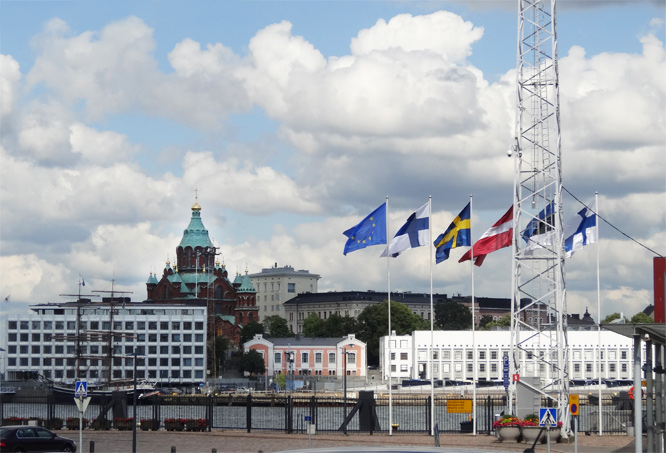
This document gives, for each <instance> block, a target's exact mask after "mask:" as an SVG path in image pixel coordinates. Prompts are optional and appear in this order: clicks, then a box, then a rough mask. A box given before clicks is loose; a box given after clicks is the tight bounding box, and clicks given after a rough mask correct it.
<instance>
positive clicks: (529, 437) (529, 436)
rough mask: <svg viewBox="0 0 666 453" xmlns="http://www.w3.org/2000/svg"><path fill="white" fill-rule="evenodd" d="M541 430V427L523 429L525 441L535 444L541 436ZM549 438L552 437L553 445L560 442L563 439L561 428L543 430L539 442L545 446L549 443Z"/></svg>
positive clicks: (525, 427) (524, 427)
mask: <svg viewBox="0 0 666 453" xmlns="http://www.w3.org/2000/svg"><path fill="white" fill-rule="evenodd" d="M541 429H542V427H541V426H523V427H521V430H522V431H521V432H522V435H523V438H524V439H525V442H527V443H528V444H533V443H534V441H535V440H536V438H537V436H538V435H539V431H541ZM548 437H550V442H551V443H556V442H559V441H560V439H561V436H560V428H551V429H550V430H547V429H545V428H543V433H541V437H539V442H540V443H542V444H545V443H546V442H548Z"/></svg>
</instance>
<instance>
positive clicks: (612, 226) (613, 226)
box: [562, 186, 664, 258]
mask: <svg viewBox="0 0 666 453" xmlns="http://www.w3.org/2000/svg"><path fill="white" fill-rule="evenodd" d="M562 189H564V191H565V192H566V193H568V194H569V195H571V196H572V197H573V198H574V200H576V201H577V202H579V203H580V204H582V205H583V206H586V204H585V203H583V202H582V201H580V200H579V199H578V197H577V196H576V195H574V194H572V193H571V192H569V190H568V189H567V188H566V187H564V186H563V187H562ZM586 207H587V206H586ZM588 209H590V208H589V207H588ZM590 211H592V209H590ZM593 212H594V211H593ZM594 215H596V216H597V218H599V219H601V220H603V221H604V223H606V225H608V226H609V227H611V228H612V229H614V230H615V231H617V232H618V233H620V234H621V235H622V236H624V237H626V238H627V239H630V240H632V241H634V242H635V243H636V244H638V245H640V246H641V247H643V248H644V249H647V250H649V251H650V252H652V253H654V254H655V255H657V256H658V257H661V258H663V257H664V255H662V254H661V253H659V252H656V251H654V250H652V249H651V248H650V247H648V246H647V245H645V244H643V243H641V242H639V241H637V240H636V239H634V238H632V237H631V236H629V235H628V234H627V233H625V232H624V231H622V230H620V229H619V228H618V227H616V226H615V225H613V224H612V223H610V222H609V221H608V220H606V219H604V218H603V217H601V216H600V215H599V214H598V213H597V212H595V213H594Z"/></svg>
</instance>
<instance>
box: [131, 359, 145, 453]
mask: <svg viewBox="0 0 666 453" xmlns="http://www.w3.org/2000/svg"><path fill="white" fill-rule="evenodd" d="M140 355H142V354H139V353H138V352H137V350H136V348H134V352H133V353H131V354H130V356H131V357H134V374H133V375H132V378H133V379H134V392H133V393H132V453H136V363H137V362H138V360H139V356H140Z"/></svg>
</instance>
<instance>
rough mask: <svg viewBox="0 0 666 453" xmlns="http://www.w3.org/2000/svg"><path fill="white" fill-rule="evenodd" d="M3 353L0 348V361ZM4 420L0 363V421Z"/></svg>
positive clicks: (0, 365)
mask: <svg viewBox="0 0 666 453" xmlns="http://www.w3.org/2000/svg"><path fill="white" fill-rule="evenodd" d="M3 352H6V350H5V349H4V348H0V359H1V358H2V356H1V354H2V353H3ZM3 418H5V416H4V414H3V407H2V362H1V361H0V420H2V419H3Z"/></svg>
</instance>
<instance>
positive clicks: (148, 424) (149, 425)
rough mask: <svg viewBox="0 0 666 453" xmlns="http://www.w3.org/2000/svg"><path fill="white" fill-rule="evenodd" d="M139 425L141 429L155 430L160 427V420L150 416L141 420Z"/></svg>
mask: <svg viewBox="0 0 666 453" xmlns="http://www.w3.org/2000/svg"><path fill="white" fill-rule="evenodd" d="M139 427H140V428H141V431H157V430H158V429H160V421H159V420H154V419H152V418H150V419H147V420H141V423H140V424H139Z"/></svg>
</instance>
